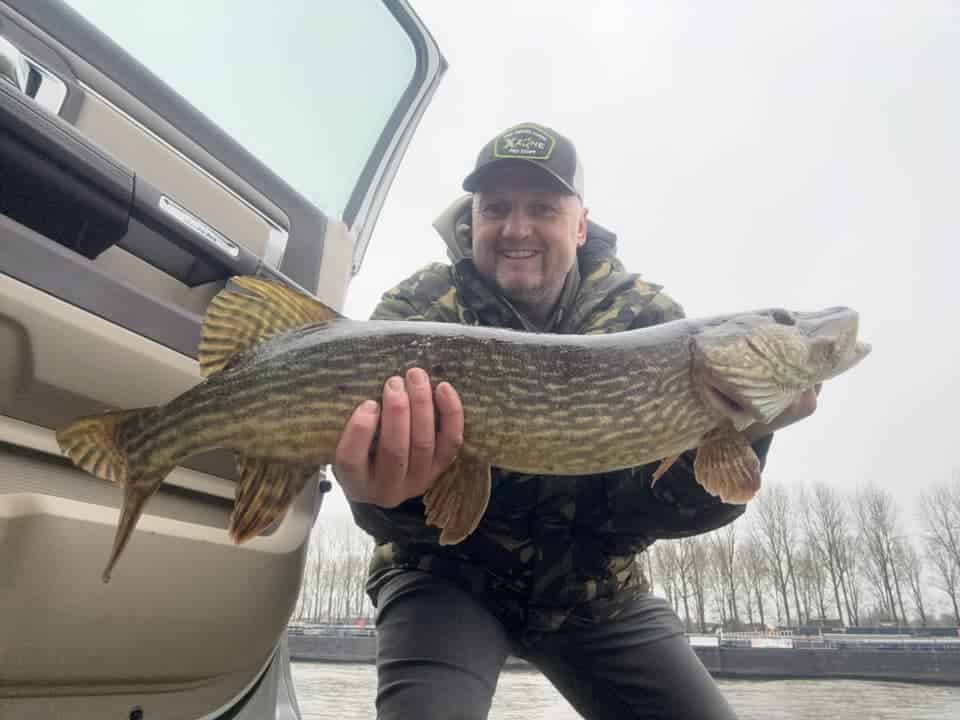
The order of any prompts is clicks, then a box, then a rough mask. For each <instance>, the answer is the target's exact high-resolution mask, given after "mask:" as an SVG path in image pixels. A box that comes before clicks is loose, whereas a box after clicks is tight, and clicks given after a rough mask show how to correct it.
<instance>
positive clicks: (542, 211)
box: [531, 203, 556, 217]
mask: <svg viewBox="0 0 960 720" xmlns="http://www.w3.org/2000/svg"><path fill="white" fill-rule="evenodd" d="M531 209H532V210H533V214H534V215H538V216H541V217H542V216H545V215H552V214H553V213H554V212H556V209H555V208H554V207H553V205H547V204H546V203H537V204H535V205H534V206H533V207H532V208H531Z"/></svg>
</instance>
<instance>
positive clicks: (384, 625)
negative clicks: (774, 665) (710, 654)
mask: <svg viewBox="0 0 960 720" xmlns="http://www.w3.org/2000/svg"><path fill="white" fill-rule="evenodd" d="M377 604H378V608H379V609H378V618H377V637H378V643H379V650H378V657H377V674H378V681H379V682H378V690H377V712H378V714H377V717H378V718H379V720H398V719H399V718H403V720H412V719H414V718H416V719H417V720H454V719H456V720H483V718H486V717H487V713H488V712H489V711H490V704H491V701H492V699H493V694H494V691H495V690H496V686H497V678H498V676H499V674H500V671H501V669H502V668H503V665H504V662H505V660H506V658H507V655H508V654H510V653H513V654H515V655H518V656H520V657H523V658H524V659H526V660H528V661H529V662H531V663H532V664H533V665H534V666H536V667H537V668H538V669H539V670H540V671H541V672H542V673H543V674H544V675H545V676H546V677H547V678H548V679H549V680H550V681H551V682H552V683H553V684H554V686H555V687H556V688H557V689H558V690H559V691H560V692H561V693H562V694H563V696H564V697H565V698H566V699H567V700H568V701H569V702H570V704H571V705H573V707H574V708H575V709H576V710H577V712H579V713H580V714H581V715H583V717H585V718H587V719H588V720H613V719H614V718H616V719H617V720H625V719H627V718H678V719H679V718H684V719H685V720H697V719H699V718H703V719H704V720H732V719H733V718H735V715H734V713H733V710H732V709H731V708H730V706H729V704H728V703H727V701H726V700H725V699H724V698H723V696H722V695H721V694H720V691H719V689H718V688H717V686H716V683H714V681H713V678H711V677H710V675H709V673H707V671H706V669H704V667H703V664H702V663H701V662H700V660H699V658H697V656H696V654H695V653H694V652H693V650H692V649H691V648H690V646H689V644H688V642H687V640H686V638H685V637H684V635H683V627H682V624H681V623H680V620H679V618H678V617H677V616H676V614H675V613H674V612H673V610H672V609H671V608H670V607H669V605H667V603H666V602H665V601H664V600H662V599H660V598H657V597H655V596H653V595H649V594H648V595H643V596H641V597H640V598H638V599H637V600H636V601H635V602H634V603H632V604H631V605H630V606H628V607H627V608H626V610H624V612H623V613H622V614H620V615H619V616H617V617H616V619H614V620H607V621H604V622H602V623H591V622H588V621H579V622H577V621H568V622H567V624H565V625H564V626H563V627H561V628H560V629H559V630H556V631H553V632H549V633H543V634H539V635H537V636H534V637H530V638H522V639H520V638H514V637H511V636H510V635H509V634H508V632H507V631H506V629H505V628H504V626H503V624H502V623H501V622H500V621H499V620H497V618H496V617H494V616H493V615H492V614H491V613H490V612H489V611H488V610H487V609H486V608H485V607H484V606H483V605H482V604H481V603H480V602H479V601H477V600H476V599H475V598H474V597H473V596H471V595H470V594H468V593H466V592H464V591H463V590H461V589H460V588H458V587H456V586H454V585H453V584H451V583H449V582H447V581H445V580H442V579H440V578H436V577H433V576H431V575H428V574H426V573H421V572H417V571H409V572H406V573H404V574H403V575H400V576H398V577H396V578H393V579H392V580H390V581H389V582H388V583H387V584H386V585H385V586H384V587H383V588H382V590H381V591H380V594H379V598H378V603H377Z"/></svg>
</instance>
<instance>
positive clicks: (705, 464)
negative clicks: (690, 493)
mask: <svg viewBox="0 0 960 720" xmlns="http://www.w3.org/2000/svg"><path fill="white" fill-rule="evenodd" d="M693 472H694V475H695V476H696V479H697V482H698V483H700V485H702V486H703V488H704V490H706V491H707V492H708V493H710V494H711V495H716V496H718V497H719V498H720V499H721V500H722V501H723V502H726V503H736V504H742V503H746V502H747V501H748V500H750V499H751V498H753V496H754V495H756V494H757V491H758V490H759V489H760V459H759V458H758V457H757V454H756V453H755V452H754V451H753V448H752V447H750V443H749V442H747V439H746V437H744V436H743V434H742V433H739V432H733V431H731V430H718V431H714V432H712V433H710V434H708V435H707V436H706V438H705V439H704V441H703V442H702V443H701V444H700V446H699V447H698V448H697V457H696V459H695V460H694V462H693Z"/></svg>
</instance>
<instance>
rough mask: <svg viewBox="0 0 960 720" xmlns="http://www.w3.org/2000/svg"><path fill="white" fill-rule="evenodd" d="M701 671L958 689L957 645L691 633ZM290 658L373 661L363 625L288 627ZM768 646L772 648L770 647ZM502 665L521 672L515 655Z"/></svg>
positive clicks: (370, 637) (368, 633)
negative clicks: (719, 636) (795, 639)
mask: <svg viewBox="0 0 960 720" xmlns="http://www.w3.org/2000/svg"><path fill="white" fill-rule="evenodd" d="M690 640H691V644H692V645H693V647H694V650H695V651H696V653H697V655H698V656H699V657H700V659H701V661H702V662H703V664H704V666H705V667H706V668H707V670H708V671H709V672H710V673H711V674H712V675H713V676H714V677H717V678H739V679H754V680H759V679H765V680H784V679H850V680H883V681H895V682H911V683H928V684H942V685H956V686H960V642H958V641H944V640H942V639H936V640H933V639H931V640H929V641H910V640H896V641H893V640H886V641H877V640H871V641H851V640H846V639H844V640H835V639H830V638H827V639H824V638H819V639H817V640H797V641H796V642H795V641H794V640H793V639H792V638H776V639H766V638H757V639H755V640H753V641H746V642H745V641H744V639H743V638H735V639H730V640H726V641H721V639H720V638H715V637H702V636H699V637H698V636H691V638H690ZM288 644H289V647H290V657H291V659H292V660H294V661H297V662H340V663H372V662H374V659H375V657H376V651H377V644H376V637H375V635H374V634H373V631H372V629H370V628H313V629H304V628H297V629H291V632H290V633H289V643H288ZM770 645H774V646H773V647H771V646H770ZM508 666H509V667H511V668H513V669H522V668H523V667H524V666H526V663H524V662H523V661H522V660H518V659H517V658H510V660H509V661H508Z"/></svg>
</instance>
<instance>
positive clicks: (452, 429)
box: [432, 382, 463, 477]
mask: <svg viewBox="0 0 960 720" xmlns="http://www.w3.org/2000/svg"><path fill="white" fill-rule="evenodd" d="M435 399H436V409H437V415H438V416H439V418H440V431H439V433H438V434H437V441H436V449H435V450H434V454H433V473H432V475H433V477H437V476H439V475H440V473H442V472H443V471H444V470H445V469H446V468H447V467H448V466H449V465H450V463H452V462H453V460H454V458H456V457H457V453H458V452H460V448H461V447H462V446H463V403H461V402H460V396H459V395H458V394H457V391H456V390H454V389H453V385H451V384H450V383H446V382H443V383H440V384H439V385H437V391H436V393H435Z"/></svg>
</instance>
